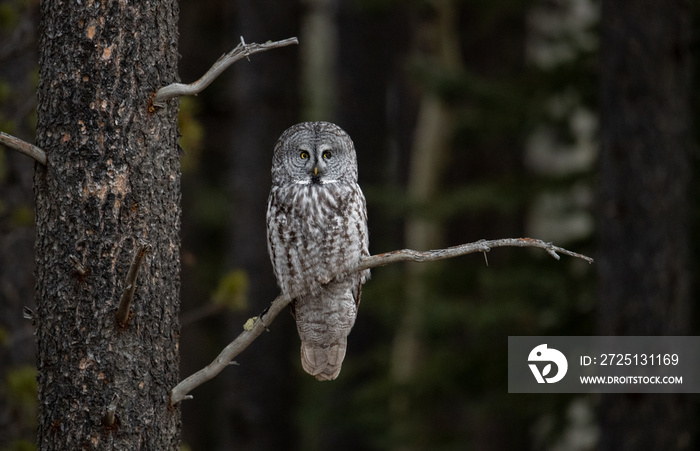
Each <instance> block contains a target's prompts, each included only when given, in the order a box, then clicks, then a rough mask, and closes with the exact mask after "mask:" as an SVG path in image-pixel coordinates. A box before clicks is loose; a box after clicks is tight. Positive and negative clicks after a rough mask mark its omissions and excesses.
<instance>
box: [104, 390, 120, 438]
mask: <svg viewBox="0 0 700 451" xmlns="http://www.w3.org/2000/svg"><path fill="white" fill-rule="evenodd" d="M118 399H119V395H117V394H116V393H115V394H114V396H113V397H112V402H110V403H109V405H108V406H107V408H106V409H105V414H104V416H103V417H102V424H103V425H104V426H105V427H106V428H108V429H112V428H114V427H115V424H114V423H115V420H116V415H115V414H116V412H117V400H118Z"/></svg>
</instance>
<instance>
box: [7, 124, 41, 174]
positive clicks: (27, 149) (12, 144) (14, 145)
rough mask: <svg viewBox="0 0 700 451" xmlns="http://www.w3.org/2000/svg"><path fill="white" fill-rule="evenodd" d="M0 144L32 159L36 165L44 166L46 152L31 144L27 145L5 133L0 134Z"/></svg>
mask: <svg viewBox="0 0 700 451" xmlns="http://www.w3.org/2000/svg"><path fill="white" fill-rule="evenodd" d="M0 143H2V144H4V145H5V146H7V147H8V148H10V149H13V150H16V151H18V152H21V153H23V154H25V155H27V156H29V157H32V158H34V159H35V160H36V161H37V162H38V163H40V164H41V165H43V166H46V152H44V151H43V150H41V149H40V148H38V147H37V146H35V145H33V144H29V143H28V142H26V141H22V140H21V139H19V138H16V137H14V136H12V135H8V134H7V133H4V132H0Z"/></svg>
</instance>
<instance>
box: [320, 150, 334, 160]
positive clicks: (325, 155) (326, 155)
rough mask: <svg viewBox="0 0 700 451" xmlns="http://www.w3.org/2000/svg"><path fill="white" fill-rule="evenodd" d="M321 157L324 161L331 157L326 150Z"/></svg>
mask: <svg viewBox="0 0 700 451" xmlns="http://www.w3.org/2000/svg"><path fill="white" fill-rule="evenodd" d="M322 156H323V159H324V160H328V159H330V158H331V156H332V155H331V153H330V152H329V151H328V150H326V151H325V152H323V155H322Z"/></svg>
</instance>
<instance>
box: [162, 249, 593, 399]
mask: <svg viewBox="0 0 700 451" xmlns="http://www.w3.org/2000/svg"><path fill="white" fill-rule="evenodd" d="M513 246H515V247H535V248H539V249H544V250H545V251H546V252H547V253H548V254H549V255H551V256H553V257H554V258H556V259H557V260H559V255H558V254H557V252H558V253H561V254H564V255H569V256H571V257H576V258H580V259H583V260H585V261H587V262H588V263H589V264H590V263H593V259H592V258H591V257H587V256H585V255H581V254H577V253H576V252H571V251H569V250H566V249H564V248H561V247H557V246H554V245H552V243H546V242H544V241H541V240H534V239H531V238H504V239H500V240H489V241H487V240H481V241H477V242H475V243H468V244H462V245H460V246H454V247H450V248H447V249H437V250H432V251H425V252H421V251H414V250H412V249H403V250H400V251H394V252H387V253H384V254H378V255H372V256H369V257H365V258H363V259H362V260H360V262H359V263H358V264H357V266H355V267H354V268H351V269H349V270H347V271H344V272H342V273H340V274H338V275H336V278H337V277H339V276H342V275H345V274H350V273H353V272H357V271H362V270H365V269H370V268H376V267H378V266H385V265H388V264H390V263H397V262H408V261H412V262H419V263H423V262H429V261H435V260H444V259H447V258H453V257H458V256H461V255H467V254H472V253H475V252H483V253H486V252H488V251H490V250H491V249H493V248H496V247H513ZM290 302H291V297H290V296H288V295H282V294H281V295H279V296H277V298H275V300H274V301H272V304H271V305H270V307H269V308H268V309H267V310H266V311H265V312H264V313H263V314H261V315H260V316H258V317H254V318H251V319H249V320H248V321H247V322H246V325H245V327H244V328H243V332H241V333H240V335H238V337H236V339H235V340H233V341H232V342H231V343H229V344H228V345H227V346H226V347H225V348H224V349H223V350H222V351H221V352H220V353H219V355H218V356H217V357H216V358H215V359H214V361H213V362H211V363H210V364H209V365H207V366H206V367H204V368H202V369H201V370H199V371H197V372H196V373H194V374H192V375H191V376H189V377H188V378H186V379H185V380H183V381H182V382H180V383H179V384H177V386H175V388H173V389H172V391H171V392H170V403H171V404H172V405H175V404H177V403H179V402H180V401H182V400H183V399H190V398H191V396H189V395H188V393H189V392H191V391H192V390H194V389H195V388H197V387H199V386H200V385H202V384H203V383H205V382H206V381H208V380H210V379H212V378H213V377H214V376H216V375H217V374H219V373H220V372H221V371H222V370H223V369H224V368H226V367H227V366H228V365H229V362H231V361H232V360H233V359H234V358H235V357H236V356H238V355H239V354H240V353H241V352H243V350H244V349H246V348H247V347H248V346H249V345H250V344H251V343H252V342H253V341H254V340H255V339H256V338H257V337H258V336H259V335H260V334H262V333H263V331H264V330H266V329H267V327H268V326H269V325H270V323H272V321H273V320H274V319H275V317H277V315H278V314H279V313H280V312H281V311H282V310H284V308H285V307H286V306H287V304H289V303H290Z"/></svg>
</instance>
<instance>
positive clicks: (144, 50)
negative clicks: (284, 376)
mask: <svg viewBox="0 0 700 451" xmlns="http://www.w3.org/2000/svg"><path fill="white" fill-rule="evenodd" d="M177 19H178V4H177V2H176V1H174V0H163V1H150V2H123V1H112V0H107V1H102V2H93V1H88V2H83V3H77V2H54V1H46V2H42V4H41V30H40V31H41V38H40V39H41V44H40V71H39V93H38V96H39V103H38V126H37V144H38V145H39V146H40V147H42V148H43V149H44V150H45V151H47V154H48V165H47V166H46V167H40V166H38V165H37V168H36V171H35V201H36V223H37V237H36V299H37V330H36V335H37V343H38V353H37V365H38V372H39V375H38V385H39V431H38V436H39V437H38V444H39V449H42V450H49V449H62V450H65V449H107V448H108V447H109V448H110V449H125V450H127V449H128V450H137V449H148V450H155V449H159V450H160V449H162V450H165V449H176V448H177V447H178V446H179V427H180V414H179V410H178V409H171V408H170V407H169V399H168V393H169V390H170V389H171V388H172V387H173V386H174V385H175V384H176V383H177V381H178V377H179V374H178V364H179V360H178V342H177V340H178V330H179V323H178V310H179V270H180V263H179V260H180V258H179V257H180V255H179V254H180V241H179V229H180V172H179V171H180V170H179V149H178V144H177V106H178V105H177V102H176V101H170V102H168V104H167V105H166V106H165V108H163V109H158V110H156V109H153V108H150V97H151V94H152V93H153V92H154V91H155V90H156V89H158V88H159V87H161V86H163V85H166V84H168V83H171V82H174V81H177V80H176V73H177ZM142 242H146V243H148V244H150V245H151V246H152V251H151V252H150V253H149V254H148V255H147V256H146V258H145V261H144V262H143V266H142V267H141V271H140V275H139V277H138V280H137V287H136V291H135V295H134V299H133V304H132V307H131V317H130V321H129V323H128V325H127V327H124V328H122V327H120V326H118V325H117V324H116V321H115V311H116V310H117V306H118V302H119V298H120V296H121V293H122V291H123V290H124V288H125V286H124V285H125V279H126V276H127V273H128V271H129V267H130V265H131V262H132V260H133V258H134V254H135V253H136V252H137V251H138V249H139V247H140V245H141V243H142ZM71 256H73V257H71ZM74 261H77V262H78V263H79V264H80V265H82V267H84V271H83V270H82V269H81V268H80V267H79V265H76V264H75V263H74ZM110 405H112V408H113V412H114V414H115V419H114V422H113V423H112V424H111V425H110V424H109V421H107V420H106V418H105V414H106V413H107V412H108V410H110V407H109V406H110Z"/></svg>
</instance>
